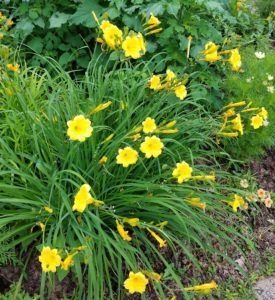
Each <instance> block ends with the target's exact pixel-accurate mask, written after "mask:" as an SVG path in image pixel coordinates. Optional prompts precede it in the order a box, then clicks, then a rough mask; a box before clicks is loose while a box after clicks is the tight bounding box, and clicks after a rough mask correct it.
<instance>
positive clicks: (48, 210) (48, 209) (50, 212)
mask: <svg viewBox="0 0 275 300" xmlns="http://www.w3.org/2000/svg"><path fill="white" fill-rule="evenodd" d="M44 209H45V211H46V212H47V213H49V214H52V213H53V209H52V208H50V207H48V206H45V207H44Z"/></svg>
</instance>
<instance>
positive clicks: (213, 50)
mask: <svg viewBox="0 0 275 300" xmlns="http://www.w3.org/2000/svg"><path fill="white" fill-rule="evenodd" d="M219 47H220V46H218V45H216V44H215V43H213V42H209V43H207V44H205V46H204V50H203V51H202V52H201V53H202V54H203V55H204V59H203V60H205V61H208V62H216V61H219V60H223V61H225V62H228V63H229V64H230V65H231V68H232V70H233V71H239V70H240V68H241V65H242V62H241V55H240V52H239V49H238V48H235V49H230V50H225V51H222V52H218V50H219ZM222 55H229V57H228V58H226V59H223V57H222Z"/></svg>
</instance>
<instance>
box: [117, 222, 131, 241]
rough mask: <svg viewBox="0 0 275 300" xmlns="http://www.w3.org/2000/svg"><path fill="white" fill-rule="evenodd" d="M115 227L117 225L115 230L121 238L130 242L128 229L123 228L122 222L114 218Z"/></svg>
mask: <svg viewBox="0 0 275 300" xmlns="http://www.w3.org/2000/svg"><path fill="white" fill-rule="evenodd" d="M116 227H117V231H118V233H119V234H120V236H121V237H122V238H123V240H124V241H128V242H130V241H131V240H132V238H131V237H130V236H129V234H128V231H127V230H124V227H123V225H122V224H120V223H119V222H118V220H116Z"/></svg>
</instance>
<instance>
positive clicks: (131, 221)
mask: <svg viewBox="0 0 275 300" xmlns="http://www.w3.org/2000/svg"><path fill="white" fill-rule="evenodd" d="M123 222H125V223H128V224H129V225H131V226H132V227H136V226H138V225H139V218H124V219H123Z"/></svg>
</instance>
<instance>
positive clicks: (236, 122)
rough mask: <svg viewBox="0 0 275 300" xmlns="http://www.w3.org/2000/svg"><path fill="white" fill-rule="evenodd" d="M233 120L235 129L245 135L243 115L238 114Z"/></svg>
mask: <svg viewBox="0 0 275 300" xmlns="http://www.w3.org/2000/svg"><path fill="white" fill-rule="evenodd" d="M231 122H232V123H233V127H232V128H233V129H235V130H238V131H239V132H240V134H241V135H243V123H242V120H241V115H240V114H237V117H236V118H235V119H233V120H231Z"/></svg>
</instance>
